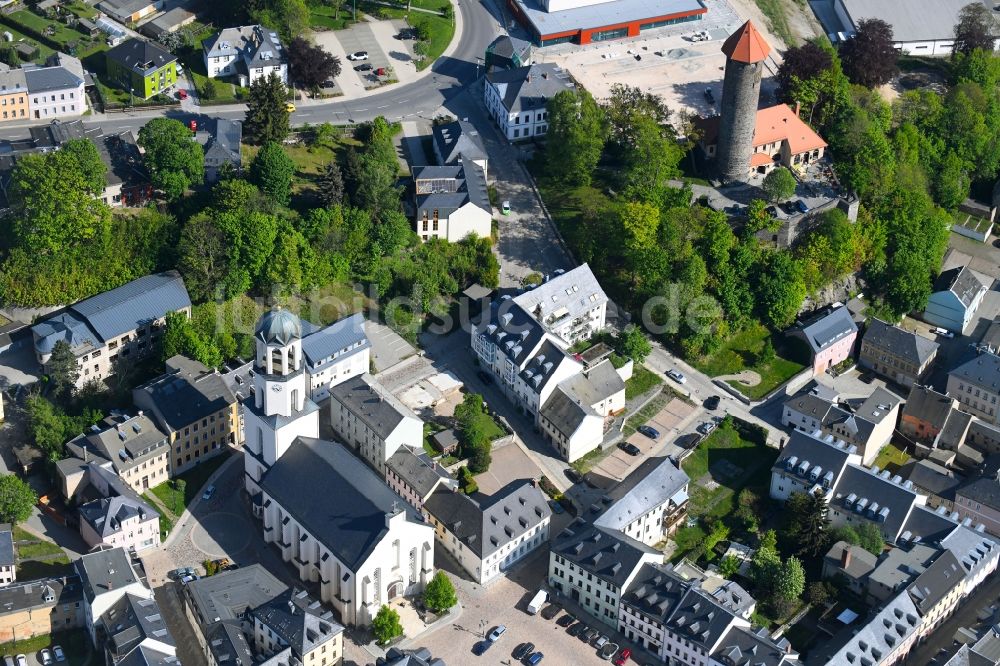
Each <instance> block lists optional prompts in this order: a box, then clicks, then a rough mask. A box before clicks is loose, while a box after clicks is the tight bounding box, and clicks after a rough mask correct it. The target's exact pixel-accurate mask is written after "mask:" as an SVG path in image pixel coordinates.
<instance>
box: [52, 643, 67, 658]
mask: <svg viewBox="0 0 1000 666" xmlns="http://www.w3.org/2000/svg"><path fill="white" fill-rule="evenodd" d="M52 654H54V655H55V657H56V661H66V653H65V652H63V649H62V646H61V645H53V646H52Z"/></svg>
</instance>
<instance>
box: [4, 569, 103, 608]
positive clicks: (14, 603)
mask: <svg viewBox="0 0 1000 666" xmlns="http://www.w3.org/2000/svg"><path fill="white" fill-rule="evenodd" d="M82 599H83V588H82V586H81V585H80V577H79V576H76V575H70V576H66V577H61V576H60V577H58V578H42V579H39V580H30V581H27V582H22V581H18V582H16V583H12V584H10V585H4V586H3V587H0V608H2V609H3V612H4V613H15V612H18V611H23V610H27V609H30V608H42V607H53V606H56V605H59V604H72V603H76V602H78V601H80V600H82Z"/></svg>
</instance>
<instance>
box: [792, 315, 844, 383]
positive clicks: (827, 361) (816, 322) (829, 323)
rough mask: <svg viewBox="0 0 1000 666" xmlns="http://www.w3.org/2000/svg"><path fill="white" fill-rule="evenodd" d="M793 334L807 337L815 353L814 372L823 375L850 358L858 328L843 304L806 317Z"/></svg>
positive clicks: (807, 341)
mask: <svg viewBox="0 0 1000 666" xmlns="http://www.w3.org/2000/svg"><path fill="white" fill-rule="evenodd" d="M794 335H796V336H798V337H800V338H802V339H804V340H805V341H806V344H808V345H809V349H810V351H811V352H812V366H813V375H814V376H815V375H821V374H823V373H824V372H826V371H827V370H829V369H830V368H832V367H833V366H835V365H837V364H838V363H841V362H843V361H845V360H847V359H848V358H849V357H850V356H851V353H852V352H853V350H854V341H855V340H856V339H857V337H858V327H857V325H856V324H855V323H854V319H853V318H852V317H851V313H850V311H848V309H847V308H846V307H845V306H843V305H840V306H837V307H834V308H833V309H831V310H828V311H824V312H823V313H822V314H820V315H819V316H816V317H813V318H811V319H809V320H807V321H806V322H805V323H804V324H802V326H801V327H800V328H799V329H798V330H796V331H795V333H794Z"/></svg>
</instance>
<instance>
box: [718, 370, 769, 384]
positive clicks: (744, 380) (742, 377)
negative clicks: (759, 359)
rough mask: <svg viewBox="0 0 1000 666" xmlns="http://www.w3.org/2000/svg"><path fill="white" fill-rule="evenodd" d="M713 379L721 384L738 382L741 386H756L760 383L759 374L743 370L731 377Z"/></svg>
mask: <svg viewBox="0 0 1000 666" xmlns="http://www.w3.org/2000/svg"><path fill="white" fill-rule="evenodd" d="M714 379H716V380H718V381H723V382H739V383H740V384H743V386H757V384H760V382H761V377H760V373H758V372H755V371H753V370H743V371H742V372H737V373H736V374H733V375H719V376H718V377H715V378H714Z"/></svg>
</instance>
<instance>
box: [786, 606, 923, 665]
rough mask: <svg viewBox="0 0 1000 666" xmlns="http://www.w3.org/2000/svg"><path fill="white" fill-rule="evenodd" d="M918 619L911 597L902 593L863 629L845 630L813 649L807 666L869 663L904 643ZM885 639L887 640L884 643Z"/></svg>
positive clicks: (875, 661)
mask: <svg viewBox="0 0 1000 666" xmlns="http://www.w3.org/2000/svg"><path fill="white" fill-rule="evenodd" d="M919 624H920V616H919V614H918V612H917V608H916V606H914V604H913V601H912V600H911V599H910V595H909V594H908V593H907V592H905V591H903V592H900V593H899V594H897V595H896V596H895V597H893V598H892V599H890V600H889V601H888V602H887V603H886V604H885V605H884V606H883V607H882V608H881V609H880V610H879V611H878V612H877V613H875V614H874V615H873V616H871V618H870V619H869V620H868V622H867V624H865V625H863V626H862V627H860V629H859V628H857V627H853V626H852V627H846V628H845V629H844V630H843V631H842V632H839V633H838V634H837V635H836V636H834V638H833V639H832V640H831V641H830V642H829V643H828V644H826V646H825V648H823V649H814V650H812V652H810V654H809V658H808V659H807V660H806V663H807V664H810V665H812V664H823V665H824V666H825V665H827V664H847V663H854V664H861V663H863V662H862V659H867V660H868V661H869V662H870V663H872V664H878V663H881V662H882V658H883V657H884V656H886V655H888V654H889V653H890V652H892V651H893V650H894V649H896V648H897V647H898V646H899V644H900V643H904V642H906V641H907V640H908V639H909V637H910V636H911V635H912V634H913V633H914V632H915V631H916V630H917V627H918V626H919ZM887 637H888V640H887Z"/></svg>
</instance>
